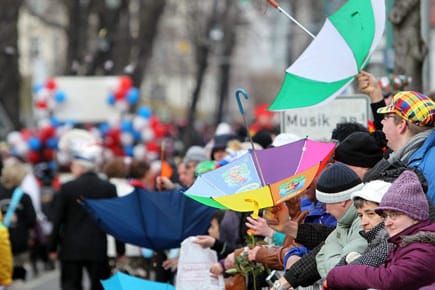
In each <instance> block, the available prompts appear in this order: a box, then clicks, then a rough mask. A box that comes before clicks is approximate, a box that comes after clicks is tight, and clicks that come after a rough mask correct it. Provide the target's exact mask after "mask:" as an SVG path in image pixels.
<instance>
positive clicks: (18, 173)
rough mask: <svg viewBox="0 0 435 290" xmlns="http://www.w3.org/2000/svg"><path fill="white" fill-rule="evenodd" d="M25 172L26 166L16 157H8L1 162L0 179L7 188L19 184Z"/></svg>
mask: <svg viewBox="0 0 435 290" xmlns="http://www.w3.org/2000/svg"><path fill="white" fill-rule="evenodd" d="M26 174H27V169H26V166H25V165H24V164H23V163H22V162H20V161H19V160H17V159H16V158H8V159H6V160H5V162H4V163H3V168H2V171H1V177H0V181H1V183H2V184H3V186H4V187H5V188H7V189H11V188H14V187H17V186H19V185H20V184H21V182H22V181H23V179H24V177H25V176H26Z"/></svg>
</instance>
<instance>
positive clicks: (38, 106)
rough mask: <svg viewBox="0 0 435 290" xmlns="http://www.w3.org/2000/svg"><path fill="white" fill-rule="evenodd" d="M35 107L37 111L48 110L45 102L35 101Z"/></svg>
mask: <svg viewBox="0 0 435 290" xmlns="http://www.w3.org/2000/svg"><path fill="white" fill-rule="evenodd" d="M36 107H37V108H38V109H47V108H48V104H47V102H46V101H36Z"/></svg>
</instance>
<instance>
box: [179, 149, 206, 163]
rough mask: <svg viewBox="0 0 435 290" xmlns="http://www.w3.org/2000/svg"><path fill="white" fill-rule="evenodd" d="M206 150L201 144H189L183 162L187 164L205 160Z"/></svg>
mask: <svg viewBox="0 0 435 290" xmlns="http://www.w3.org/2000/svg"><path fill="white" fill-rule="evenodd" d="M207 159H208V157H207V151H206V150H205V149H204V148H202V147H201V146H191V147H190V148H189V150H187V152H186V155H184V159H183V163H184V164H187V163H190V162H192V161H194V162H201V161H204V160H207Z"/></svg>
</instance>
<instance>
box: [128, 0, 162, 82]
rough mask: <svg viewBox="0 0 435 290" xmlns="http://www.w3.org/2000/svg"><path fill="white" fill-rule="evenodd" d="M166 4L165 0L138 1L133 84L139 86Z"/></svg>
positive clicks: (144, 73)
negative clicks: (136, 51) (137, 32)
mask: <svg viewBox="0 0 435 290" xmlns="http://www.w3.org/2000/svg"><path fill="white" fill-rule="evenodd" d="M165 6H166V0H158V1H155V0H141V1H140V8H139V10H140V15H141V16H140V28H139V37H138V40H137V41H138V42H137V43H138V55H137V58H136V59H137V63H136V67H135V69H134V72H133V75H132V78H133V83H134V85H135V86H139V85H140V84H141V82H142V79H143V77H144V75H146V67H147V65H148V62H149V59H150V58H151V55H152V52H153V45H154V40H155V37H156V35H157V32H158V24H159V20H160V17H161V16H162V14H163V12H164V9H165Z"/></svg>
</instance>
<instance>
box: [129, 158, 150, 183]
mask: <svg viewBox="0 0 435 290" xmlns="http://www.w3.org/2000/svg"><path fill="white" fill-rule="evenodd" d="M149 170H150V164H149V163H148V162H147V161H145V160H133V161H132V162H131V164H130V169H129V175H128V177H129V178H136V179H141V178H143V177H144V176H145V174H146V173H147V172H148V171H149Z"/></svg>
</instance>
